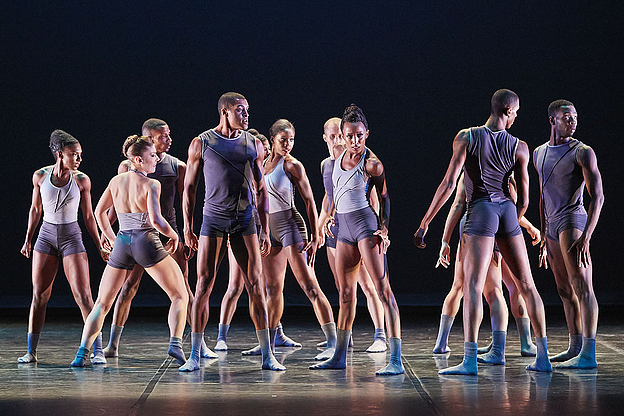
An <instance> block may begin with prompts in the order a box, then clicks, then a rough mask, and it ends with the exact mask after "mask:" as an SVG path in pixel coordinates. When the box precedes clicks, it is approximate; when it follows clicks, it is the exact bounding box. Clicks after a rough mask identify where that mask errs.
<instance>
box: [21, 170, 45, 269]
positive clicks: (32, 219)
mask: <svg viewBox="0 0 624 416" xmlns="http://www.w3.org/2000/svg"><path fill="white" fill-rule="evenodd" d="M43 175H44V171H43V169H39V170H38V171H36V172H35V173H34V174H33V176H32V183H33V193H32V199H31V202H30V210H29V211H28V228H27V230H26V239H25V240H24V245H23V246H22V249H21V250H20V252H21V253H22V254H23V255H24V256H26V258H30V255H31V253H32V239H33V237H34V235H35V229H36V228H37V225H39V220H40V219H41V212H42V211H43V203H42V202H41V193H40V192H39V182H40V181H41V178H42V177H43Z"/></svg>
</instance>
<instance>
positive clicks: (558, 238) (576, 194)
mask: <svg viewBox="0 0 624 416" xmlns="http://www.w3.org/2000/svg"><path fill="white" fill-rule="evenodd" d="M548 120H549V122H550V140H549V141H548V143H544V144H543V145H541V146H539V147H538V148H537V149H535V152H534V153H533V164H534V165H535V169H536V170H537V173H538V175H539V178H540V190H541V198H540V214H541V215H540V218H541V220H542V245H541V249H542V250H541V253H540V266H541V265H542V264H543V265H544V267H545V268H547V267H548V263H547V262H550V265H551V268H552V271H553V274H554V275H555V282H556V283H557V291H558V292H559V296H561V300H562V301H563V306H564V311H565V316H566V321H567V323H568V330H569V332H570V345H569V348H568V350H567V351H564V352H562V353H560V354H557V355H555V356H554V357H552V358H551V359H550V360H551V361H563V362H562V363H561V364H557V365H556V366H555V367H556V368H595V367H597V366H598V363H597V362H596V331H597V328H598V302H597V301H596V296H595V295H594V288H593V283H592V263H591V257H590V255H589V241H590V239H591V236H592V234H593V232H594V229H595V228H596V224H597V223H598V218H599V217H600V211H601V209H602V204H603V202H604V195H603V192H602V178H601V176H600V171H599V170H598V163H597V161H596V154H595V153H594V151H593V150H592V148H591V147H589V146H587V145H585V144H583V143H582V142H580V141H578V140H576V139H575V138H573V137H572V135H573V134H574V131H575V130H576V126H577V113H576V109H575V108H574V104H572V103H571V102H570V101H566V100H557V101H554V102H552V103H551V104H550V105H549V106H548ZM584 187H587V192H588V193H589V196H590V197H591V202H590V204H589V209H588V210H587V211H585V207H584V206H583V188H584ZM547 259H548V260H547ZM581 345H582V347H581Z"/></svg>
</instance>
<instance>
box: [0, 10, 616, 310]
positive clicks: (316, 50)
mask: <svg viewBox="0 0 624 416" xmlns="http://www.w3.org/2000/svg"><path fill="white" fill-rule="evenodd" d="M89 3H91V2H79V1H75V2H69V1H67V2H62V1H61V2H42V1H36V2H29V1H25V2H9V3H7V4H4V5H3V12H2V17H1V18H0V20H1V23H2V24H1V25H0V27H1V29H0V31H1V32H0V33H1V39H0V41H1V45H2V53H1V54H0V60H1V61H0V82H1V85H2V88H1V97H2V98H1V105H2V111H1V116H2V119H3V122H2V135H3V138H2V145H3V147H2V148H3V152H2V153H3V157H2V161H3V163H2V173H3V177H4V180H3V181H2V195H3V202H2V203H1V204H0V218H2V222H3V225H2V236H3V238H4V242H5V246H4V249H3V250H2V254H1V255H2V257H1V261H2V272H0V287H1V288H2V290H1V291H0V293H1V296H0V306H11V305H13V306H26V305H28V303H29V301H30V294H31V283H30V261H29V260H27V259H25V258H24V257H22V256H21V255H20V254H19V250H20V247H21V246H22V243H23V240H24V235H25V232H26V224H27V213H28V207H29V204H30V198H31V190H32V184H31V176H32V173H33V171H34V170H35V169H37V168H39V167H41V166H44V165H47V164H51V163H52V161H53V159H52V156H51V154H50V152H49V150H48V148H47V145H48V139H49V134H50V132H51V131H52V130H53V129H55V128H61V129H64V130H66V131H68V132H70V133H71V134H73V135H74V136H75V137H76V138H78V139H79V140H80V142H81V144H82V147H83V150H84V162H83V163H82V165H81V167H80V169H81V170H82V171H84V172H85V173H87V174H88V175H89V176H90V177H91V179H92V183H93V202H94V205H95V204H96V203H97V200H98V198H99V196H100V195H101V193H102V191H103V190H104V188H105V187H106V184H107V183H108V181H109V179H110V178H111V177H112V176H113V175H114V174H115V172H116V168H117V165H118V163H119V162H120V161H121V150H120V149H121V144H122V142H123V140H124V138H125V137H126V136H128V135H130V134H134V133H138V132H139V131H140V127H141V124H142V122H143V121H144V120H145V119H147V118H149V117H159V118H162V119H164V120H166V121H167V122H168V123H169V126H170V127H171V131H172V137H173V146H172V148H171V154H173V155H175V156H178V157H180V158H182V159H186V150H187V147H188V144H189V142H190V141H191V139H192V138H193V137H195V136H196V135H197V134H198V133H200V132H202V131H204V130H206V129H208V128H211V127H214V126H215V125H216V124H217V122H218V114H217V109H216V103H217V99H218V97H219V96H220V95H221V94H222V93H223V92H226V91H237V92H240V93H242V94H244V95H245V96H246V97H247V98H248V100H249V103H250V106H251V118H250V120H251V127H254V128H257V129H258V130H260V131H261V132H262V133H264V134H267V132H268V128H269V126H270V125H271V124H272V123H273V121H275V120H276V119H278V118H281V117H284V118H288V119H289V120H291V121H293V122H294V124H295V126H296V144H295V148H294V150H293V154H294V156H295V157H297V158H298V159H299V160H301V161H302V162H303V163H304V165H305V166H306V168H307V172H308V175H309V177H310V181H311V184H312V187H313V190H314V192H315V197H316V199H317V201H319V203H320V200H321V197H322V190H323V188H322V183H321V178H320V173H319V163H320V161H321V160H322V159H323V158H324V157H325V156H326V153H327V151H326V147H325V144H324V142H323V141H322V126H323V123H324V122H325V120H326V119H327V118H329V117H332V116H340V115H341V114H342V111H343V109H344V108H345V107H346V106H347V105H349V104H350V103H352V102H353V103H356V104H358V105H359V106H360V107H361V108H362V109H363V110H364V112H365V114H366V115H367V117H368V120H369V124H370V132H371V133H370V138H369V140H368V143H367V144H368V146H369V147H370V148H371V149H373V150H374V151H375V152H376V153H377V155H378V156H379V157H380V159H381V160H382V161H383V162H384V165H385V167H386V172H387V178H388V184H389V191H390V196H391V200H392V212H391V223H390V238H391V240H392V245H391V246H390V249H389V252H388V263H389V267H390V273H391V279H392V286H393V288H394V291H395V293H396V294H397V298H398V299H399V303H400V304H440V303H441V302H442V300H443V297H444V294H445V292H446V291H447V290H448V288H449V287H450V284H451V281H452V271H450V270H444V269H434V267H433V266H434V264H435V261H436V258H437V253H438V250H439V240H440V237H441V233H442V229H443V224H444V218H445V216H446V213H447V212H448V208H449V205H450V203H448V204H447V205H446V206H445V207H444V208H443V209H442V210H441V211H440V214H439V215H438V217H437V218H436V219H435V220H434V222H433V223H432V224H431V227H430V230H429V233H428V236H427V242H428V244H429V245H428V247H427V249H426V250H424V251H421V250H417V249H416V248H414V246H413V243H412V234H413V233H414V231H416V229H417V228H418V224H419V221H420V219H421V218H422V216H423V215H424V213H425V211H426V209H427V207H428V205H429V202H430V200H431V197H432V196H433V193H434V191H435V189H436V187H437V185H438V183H439V182H440V180H441V179H442V176H443V174H444V171H445V169H446V166H447V163H448V160H449V158H450V155H451V143H452V140H453V137H454V135H455V134H456V133H457V131H458V130H459V129H460V128H463V127H468V126H472V125H479V124H482V123H483V122H485V120H486V119H487V117H488V114H489V100H490V96H491V94H492V93H493V92H494V91H495V90H496V89H498V88H510V89H513V90H514V91H516V92H517V93H518V94H519V96H520V99H521V109H520V112H519V117H518V119H517V121H516V123H515V124H514V126H513V127H512V128H511V130H510V131H511V133H512V134H514V135H516V136H518V137H520V138H521V139H523V140H525V141H527V142H528V144H529V146H530V148H531V149H533V148H535V147H536V146H537V145H539V144H541V143H543V142H545V141H546V140H547V139H548V135H549V125H548V120H547V115H546V109H547V106H548V104H549V103H550V102H551V101H553V100H555V99H557V98H566V99H569V100H571V101H573V102H574V103H575V104H576V107H577V109H578V111H579V127H578V130H577V133H576V137H577V138H579V139H580V140H582V141H584V142H586V143H588V144H590V145H591V146H592V147H593V148H594V149H595V151H596V154H597V155H598V161H599V167H600V169H601V171H602V173H603V180H604V188H605V194H606V202H605V205H604V210H603V214H602V217H601V220H600V223H599V225H598V228H597V229H596V232H595V234H594V238H593V240H592V255H593V261H594V275H595V280H594V283H595V288H596V292H597V294H598V299H599V302H602V303H609V302H614V303H621V299H622V295H623V294H624V283H623V282H622V280H621V276H622V272H623V269H624V268H623V266H622V258H621V257H620V256H619V254H618V253H619V248H620V246H619V243H618V242H617V241H619V236H621V233H622V226H621V217H620V216H621V206H622V191H623V190H622V186H621V185H620V181H619V180H618V179H616V173H617V172H619V169H620V163H619V161H620V160H621V151H620V147H621V146H620V145H619V138H618V137H617V136H616V135H617V134H618V133H617V131H619V129H616V130H615V131H614V130H613V127H612V126H611V122H615V123H616V126H617V125H619V120H620V117H621V115H622V114H624V108H623V105H622V92H623V83H622V77H621V74H620V72H621V66H620V65H619V64H620V63H621V61H622V49H621V40H622V38H621V31H620V29H619V28H620V26H621V16H622V11H623V8H624V7H623V6H622V2H616V1H612V2H592V1H570V2H542V1H540V2H532V1H530V2H497V3H494V2H492V4H491V5H490V6H489V7H485V6H484V7H476V6H472V5H470V4H469V3H472V2H464V1H456V0H451V1H447V2H442V3H440V2H433V1H394V2H367V1H358V2H354V3H351V2H328V3H324V2H320V1H309V2H308V1H300V2H276V1H270V2H269V1H265V2H218V3H217V2H207V1H187V2H171V1H168V2H160V1H156V2H148V1H138V2H124V3H121V2H120V3H119V4H114V2H113V3H111V2H103V3H102V4H100V5H97V6H94V5H90V4H89ZM128 3H131V4H128ZM531 197H532V198H531V204H530V207H529V210H528V212H527V216H528V218H529V219H530V220H531V221H533V222H534V223H537V222H538V212H537V200H538V199H537V198H538V191H537V181H536V174H535V172H534V170H533V169H532V168H531ZM201 200H202V196H201V195H199V196H198V201H201ZM301 211H302V212H304V211H303V209H302V210H301ZM196 212H198V213H200V212H201V206H198V207H197V208H196ZM197 224H199V221H198V222H197ZM180 225H181V223H180ZM196 228H198V226H197V227H196ZM456 240H457V234H455V236H454V240H453V247H455V245H456ZM85 243H86V244H87V249H88V252H89V257H90V259H91V275H92V286H93V289H94V291H96V290H97V286H98V282H99V279H100V276H101V272H102V270H103V268H104V263H103V262H102V261H101V260H100V259H99V257H98V256H97V253H96V251H95V247H94V245H93V243H92V242H91V241H90V239H89V237H88V234H87V233H86V232H85ZM323 251H324V250H323ZM529 254H530V256H531V260H532V265H533V270H534V274H535V278H536V281H537V285H538V288H539V289H540V291H541V292H542V294H543V296H544V298H545V300H546V301H547V302H549V303H552V302H555V303H556V302H558V298H557V294H556V290H555V286H554V283H553V278H552V274H551V272H550V271H543V270H539V269H538V268H537V249H535V248H533V247H530V248H529ZM226 270H227V265H225V264H224V267H222V274H221V276H220V278H219V280H218V282H217V285H216V287H215V291H214V296H213V302H217V303H218V302H219V301H220V298H221V295H222V293H223V292H224V290H225V286H226V283H227V277H226ZM317 274H318V276H319V280H320V281H321V285H322V287H323V288H324V289H325V291H326V292H327V293H328V296H329V297H330V299H333V300H334V302H335V300H336V289H335V287H334V285H333V279H332V277H331V274H330V272H329V268H328V267H327V263H326V258H325V255H324V252H323V253H321V254H320V255H319V258H318V262H317ZM191 281H192V282H193V284H194V281H195V276H194V266H192V272H191ZM286 291H287V293H286V300H287V302H289V303H291V304H297V303H301V304H305V299H304V296H303V294H302V292H301V290H300V289H299V288H298V287H297V285H296V283H295V282H294V280H293V278H292V276H289V277H288V282H287V285H286ZM140 296H141V298H140V301H141V302H143V304H166V298H165V297H164V295H163V294H162V292H161V291H160V290H159V289H158V288H157V287H156V285H155V284H154V283H153V282H151V281H149V279H145V281H144V284H143V286H142V289H141V291H140ZM52 299H53V301H52V303H51V305H63V304H68V305H71V304H72V301H71V296H70V292H69V289H68V285H67V283H66V281H65V279H64V278H63V277H62V275H59V278H58V279H57V282H56V286H55V289H54V293H53V297H52Z"/></svg>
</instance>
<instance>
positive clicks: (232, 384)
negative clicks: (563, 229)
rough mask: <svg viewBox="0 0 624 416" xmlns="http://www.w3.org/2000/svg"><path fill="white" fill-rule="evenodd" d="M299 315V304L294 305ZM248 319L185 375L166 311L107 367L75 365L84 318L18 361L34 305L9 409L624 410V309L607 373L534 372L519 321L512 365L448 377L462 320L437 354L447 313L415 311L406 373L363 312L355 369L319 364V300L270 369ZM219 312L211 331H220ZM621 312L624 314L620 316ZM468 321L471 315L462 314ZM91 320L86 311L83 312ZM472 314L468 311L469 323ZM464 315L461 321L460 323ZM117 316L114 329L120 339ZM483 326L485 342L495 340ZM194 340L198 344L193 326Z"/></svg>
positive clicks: (69, 320) (129, 330)
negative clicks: (251, 352)
mask: <svg viewBox="0 0 624 416" xmlns="http://www.w3.org/2000/svg"><path fill="white" fill-rule="evenodd" d="M286 312H287V313H288V312H289V309H287V310H286ZM245 313H246V311H240V312H239V313H237V318H236V320H235V322H234V324H233V326H232V329H231V330H230V333H229V336H228V346H229V347H230V350H229V351H228V352H223V353H219V358H218V359H212V360H202V364H201V369H200V370H199V371H197V372H194V373H188V374H185V373H179V372H178V371H177V367H178V365H177V364H175V363H173V362H172V361H171V360H170V359H168V358H167V356H166V351H167V341H168V335H167V334H168V330H167V326H166V322H165V319H166V311H162V310H160V309H156V310H152V311H151V312H149V316H147V315H145V316H142V317H136V316H134V317H131V319H130V321H129V322H128V324H127V326H126V329H125V330H124V333H123V337H122V341H121V347H120V357H119V358H115V359H109V361H108V364H107V365H105V366H95V367H91V366H89V367H87V368H84V369H72V368H71V367H70V366H69V363H70V362H71V360H72V359H73V357H74V354H75V351H76V348H77V346H78V342H79V338H80V332H81V330H82V325H81V324H80V322H76V319H75V317H73V316H72V317H62V316H57V317H54V313H51V315H52V316H51V317H50V318H49V319H48V322H47V323H46V326H45V327H44V332H43V334H42V336H41V341H40V344H39V349H38V358H39V362H38V363H36V364H17V362H16V359H17V357H18V356H20V355H22V354H23V353H24V352H25V350H26V318H25V317H26V314H27V311H26V312H24V317H17V318H6V317H5V318H0V414H3V415H8V414H20V415H32V414H37V415H45V416H49V415H82V414H88V415H95V414H111V415H186V414H216V415H227V414H241V415H245V414H254V415H263V414H270V415H282V414H283V415H293V414H294V415H308V414H313V415H314V414H318V415H333V414H346V415H350V414H357V415H362V414H380V415H381V414H383V415H394V414H397V415H401V414H409V415H436V414H437V415H440V414H445V415H455V414H469V415H471V416H472V415H481V414H486V415H490V416H491V415H493V414H496V415H499V414H513V415H517V414H532V415H533V414H561V415H574V414H579V415H580V414H582V415H598V414H600V415H602V414H622V412H623V411H624V396H622V393H621V385H622V383H623V382H624V337H622V335H623V334H624V320H623V321H622V322H621V323H620V322H618V321H617V317H613V316H615V314H611V316H612V317H611V319H610V320H609V322H607V323H606V324H604V323H602V322H601V327H600V330H599V337H598V342H597V351H598V363H599V368H598V369H597V370H583V371H572V370H567V371H555V372H554V373H552V374H539V373H531V372H527V371H526V370H525V369H524V367H525V365H526V364H528V363H530V362H531V361H532V359H531V358H523V357H521V356H520V354H519V342H518V336H517V333H516V330H515V326H514V325H513V321H511V322H510V327H509V336H508V342H507V355H506V358H507V364H506V365H505V366H504V367H503V366H487V365H480V367H479V375H478V376H444V377H443V376H439V375H438V374H437V370H438V369H439V368H444V367H446V366H448V365H455V364H457V363H458V362H459V361H461V352H462V346H463V340H462V334H461V327H460V326H459V325H456V327H455V328H453V331H452V333H451V337H450V346H451V348H452V352H451V353H449V354H447V355H445V356H435V357H434V355H433V354H432V353H431V349H432V347H433V343H434V341H435V336H436V331H437V313H439V312H437V311H435V310H434V309H424V308H421V309H419V308H414V309H408V308H403V316H404V319H403V321H404V324H403V326H404V329H403V362H404V365H405V367H406V374H404V375H401V376H392V377H376V376H375V374H374V372H375V370H376V369H378V368H380V367H382V366H383V365H385V363H386V360H387V359H388V357H389V353H388V354H386V353H381V354H368V353H365V352H364V350H365V349H366V347H368V345H369V344H370V342H371V340H372V333H373V329H372V326H371V325H370V324H369V323H368V322H367V318H365V316H366V315H365V313H366V311H365V310H361V311H358V315H359V319H358V321H357V322H356V326H355V331H354V340H355V347H354V348H353V350H352V351H350V352H349V356H348V367H347V369H346V370H325V371H311V370H308V366H309V365H311V364H313V363H314V360H313V357H314V355H315V354H317V353H318V351H319V350H318V349H317V348H316V347H315V345H316V343H317V342H318V341H321V340H322V338H323V334H322V332H321V330H320V328H319V327H318V325H317V324H314V321H313V320H314V316H313V313H312V311H311V309H304V310H297V311H296V312H293V313H291V314H290V316H287V317H285V318H284V326H285V330H286V333H287V334H288V335H289V336H291V337H292V338H293V339H295V340H297V341H299V342H301V343H302V344H303V347H302V348H278V352H277V358H278V359H279V361H280V362H282V363H283V364H284V365H285V366H286V367H287V370H286V371H285V372H271V371H266V370H260V358H259V357H243V356H241V354H240V352H241V350H243V349H247V348H250V347H252V346H253V345H255V339H254V332H253V327H252V325H251V323H250V321H249V319H248V318H247V317H246V316H244V315H245ZM216 316H217V314H216V313H213V314H212V318H211V322H210V324H209V328H208V330H207V331H206V340H207V342H208V345H209V346H210V347H213V346H214V342H215V338H216V323H213V320H214V319H216ZM619 316H621V315H619ZM458 318H460V317H458ZM78 319H79V318H78ZM458 321H459V322H461V319H459V320H458ZM456 322H457V320H456ZM108 325H109V323H108V321H107V325H106V326H105V331H104V338H105V339H106V338H107V337H108ZM548 331H549V349H550V351H551V352H559V351H561V350H563V349H565V348H566V347H567V332H566V329H565V325H564V323H563V320H562V318H561V317H560V316H559V317H555V318H551V317H550V316H549V319H548ZM488 332H489V328H488V327H485V326H484V327H483V328H482V332H481V340H482V341H481V344H485V343H486V342H487V341H488V339H489V336H488ZM186 335H187V336H186V338H185V342H184V347H185V351H186V352H187V354H188V352H189V351H190V345H189V344H190V342H189V339H188V338H189V337H188V328H187V334H186Z"/></svg>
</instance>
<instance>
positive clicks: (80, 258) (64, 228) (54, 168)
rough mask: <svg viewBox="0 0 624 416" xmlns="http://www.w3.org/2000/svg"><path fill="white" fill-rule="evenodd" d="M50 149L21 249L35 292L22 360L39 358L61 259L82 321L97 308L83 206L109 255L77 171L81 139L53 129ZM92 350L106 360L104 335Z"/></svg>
mask: <svg viewBox="0 0 624 416" xmlns="http://www.w3.org/2000/svg"><path fill="white" fill-rule="evenodd" d="M50 150H51V151H52V155H53V156H54V159H55V163H54V165H51V166H46V167H43V168H41V169H39V170H37V171H36V172H35V173H34V174H33V177H32V182H33V194H32V203H31V205H30V211H29V213H28V230H27V231H26V240H25V241H24V245H23V246H22V249H21V253H22V254H23V255H24V256H25V257H26V258H30V256H31V255H32V284H33V297H32V302H31V304H30V315H29V316H28V352H26V354H24V355H23V356H21V357H19V358H18V359H17V361H18V362H19V363H32V362H36V361H37V345H38V343H39V337H40V334H41V328H43V323H44V321H45V313H46V306H47V304H48V300H50V295H51V294H52V285H53V284H54V279H55V278H56V273H57V271H58V264H59V258H60V259H61V262H62V264H63V270H64V272H65V276H66V277H67V281H68V282H69V286H70V288H71V291H72V294H73V295H74V300H75V301H76V303H77V304H78V307H79V308H80V313H81V314H82V319H83V320H85V319H86V318H87V316H88V315H89V312H91V309H92V308H93V298H92V295H91V283H90V278H89V259H88V257H87V251H86V250H85V247H84V244H83V242H82V231H81V230H80V227H79V225H78V208H79V207H80V210H81V211H82V218H83V219H84V223H85V226H86V228H87V231H88V232H89V235H91V238H92V239H93V241H94V242H95V245H96V246H97V248H98V250H99V253H100V256H101V257H102V259H104V261H106V260H108V254H109V253H108V251H107V250H106V249H104V248H103V247H102V245H101V243H100V238H99V234H98V230H97V224H96V223H95V218H94V217H93V208H92V205H91V180H90V179H89V177H88V176H87V175H85V174H84V173H82V172H80V171H79V170H78V167H79V166H80V163H81V162H82V147H81V146H80V143H79V142H78V140H76V139H75V138H74V137H73V136H72V135H70V134H69V133H66V132H64V131H63V130H54V131H53V132H52V134H51V135H50ZM42 211H43V224H42V225H41V229H40V230H39V235H38V236H37V241H36V242H35V246H34V250H33V247H32V238H33V236H34V234H35V229H36V228H37V225H38V224H39V220H40V219H41V213H42ZM93 350H94V352H95V358H94V360H93V362H94V363H95V364H105V363H106V359H105V358H104V353H103V352H102V334H99V335H98V336H97V337H96V339H95V343H94V345H93Z"/></svg>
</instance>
